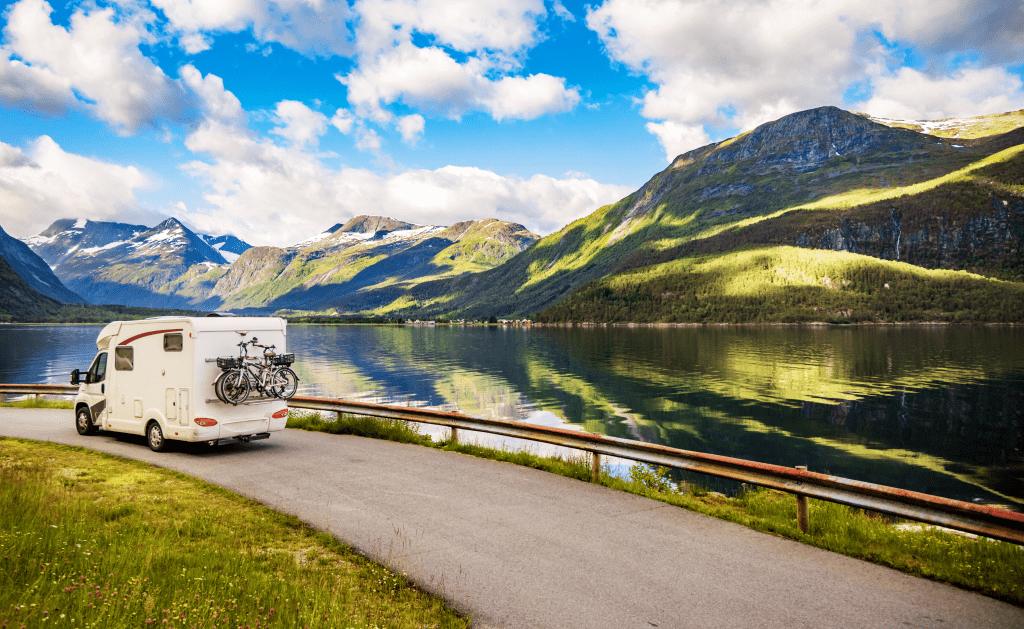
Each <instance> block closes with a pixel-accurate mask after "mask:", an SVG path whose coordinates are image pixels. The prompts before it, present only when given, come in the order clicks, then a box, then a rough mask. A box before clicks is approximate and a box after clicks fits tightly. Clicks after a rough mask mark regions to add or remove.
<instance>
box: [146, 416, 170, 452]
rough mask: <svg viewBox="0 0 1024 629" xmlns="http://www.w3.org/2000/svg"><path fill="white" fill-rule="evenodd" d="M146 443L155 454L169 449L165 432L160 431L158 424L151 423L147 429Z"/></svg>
mask: <svg viewBox="0 0 1024 629" xmlns="http://www.w3.org/2000/svg"><path fill="white" fill-rule="evenodd" d="M146 441H148V442H149V449H150V450H152V451H153V452H163V451H164V449H165V448H167V440H166V439H164V431H162V430H160V424H158V423H156V422H150V423H149V426H147V427H146Z"/></svg>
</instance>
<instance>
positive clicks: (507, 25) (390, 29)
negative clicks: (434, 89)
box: [353, 0, 546, 56]
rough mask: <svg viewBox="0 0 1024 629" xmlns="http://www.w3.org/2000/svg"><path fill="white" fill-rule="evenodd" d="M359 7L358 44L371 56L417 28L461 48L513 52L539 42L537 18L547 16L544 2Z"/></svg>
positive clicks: (364, 3)
mask: <svg viewBox="0 0 1024 629" xmlns="http://www.w3.org/2000/svg"><path fill="white" fill-rule="evenodd" d="M353 11H354V12H355V13H356V14H357V15H358V16H359V28H358V31H357V46H358V48H359V50H360V53H361V54H370V55H371V56H372V55H374V54H376V53H378V52H380V51H382V50H387V49H389V48H392V47H393V46H395V45H397V44H399V43H402V42H406V41H411V39H412V34H413V33H414V32H417V33H424V34H430V35H431V36H432V37H434V38H435V39H436V40H437V43H438V44H440V45H443V46H447V47H450V48H453V49H455V50H458V51H461V52H473V51H478V50H487V51H492V52H497V53H501V54H505V55H513V54H515V53H517V52H519V51H521V50H523V49H526V48H529V47H531V46H533V45H534V44H535V43H537V41H538V32H537V21H538V19H540V18H541V17H543V16H544V15H545V14H546V11H545V9H544V2H543V0H505V1H503V2H478V1H476V0H359V1H358V2H356V3H355V5H354V6H353Z"/></svg>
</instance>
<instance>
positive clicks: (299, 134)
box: [270, 100, 327, 147]
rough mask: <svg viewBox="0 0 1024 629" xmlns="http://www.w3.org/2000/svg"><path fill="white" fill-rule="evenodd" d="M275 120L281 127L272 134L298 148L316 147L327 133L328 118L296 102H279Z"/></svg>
mask: <svg viewBox="0 0 1024 629" xmlns="http://www.w3.org/2000/svg"><path fill="white" fill-rule="evenodd" d="M274 119H275V121H276V122H277V123H278V124H280V125H281V126H280V127H275V128H274V129H271V131H270V132H271V133H274V134H277V135H280V136H282V137H284V138H287V139H288V140H289V141H290V142H291V143H292V144H294V145H296V146H298V147H306V146H316V145H317V144H318V143H319V142H320V136H322V135H323V134H324V133H326V132H327V116H325V115H323V114H322V113H320V112H319V111H313V110H312V109H310V108H309V107H306V106H305V105H303V104H302V103H300V102H298V101H294V100H283V101H281V102H279V103H278V104H277V107H276V108H275V109H274Z"/></svg>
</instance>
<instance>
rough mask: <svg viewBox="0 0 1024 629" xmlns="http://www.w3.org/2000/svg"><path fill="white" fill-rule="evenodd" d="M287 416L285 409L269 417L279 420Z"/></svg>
mask: <svg viewBox="0 0 1024 629" xmlns="http://www.w3.org/2000/svg"><path fill="white" fill-rule="evenodd" d="M287 416H288V409H286V408H282V409H281V410H279V411H278V412H276V413H274V414H273V415H271V417H272V418H274V419H281V418H284V417H287Z"/></svg>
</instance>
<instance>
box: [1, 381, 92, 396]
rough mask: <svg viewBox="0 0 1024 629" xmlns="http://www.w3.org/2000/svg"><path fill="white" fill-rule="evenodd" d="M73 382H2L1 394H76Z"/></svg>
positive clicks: (76, 388) (76, 390)
mask: <svg viewBox="0 0 1024 629" xmlns="http://www.w3.org/2000/svg"><path fill="white" fill-rule="evenodd" d="M76 393H78V387H76V386H74V385H73V384H0V395H18V394H24V395H37V396H38V395H75V394H76Z"/></svg>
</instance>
